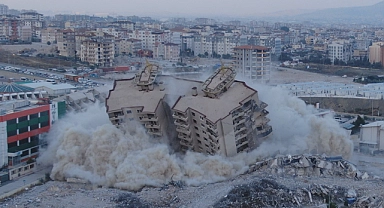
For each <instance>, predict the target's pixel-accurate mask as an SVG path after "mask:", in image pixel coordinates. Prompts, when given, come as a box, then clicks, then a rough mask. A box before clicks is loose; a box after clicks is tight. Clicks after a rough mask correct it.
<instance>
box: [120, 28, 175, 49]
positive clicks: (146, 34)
mask: <svg viewBox="0 0 384 208" xmlns="http://www.w3.org/2000/svg"><path fill="white" fill-rule="evenodd" d="M128 36H129V38H133V39H139V40H141V43H142V49H147V50H151V51H153V50H154V47H155V44H156V43H161V42H165V40H167V39H168V34H167V33H164V32H154V31H151V30H134V31H133V32H131V33H128Z"/></svg>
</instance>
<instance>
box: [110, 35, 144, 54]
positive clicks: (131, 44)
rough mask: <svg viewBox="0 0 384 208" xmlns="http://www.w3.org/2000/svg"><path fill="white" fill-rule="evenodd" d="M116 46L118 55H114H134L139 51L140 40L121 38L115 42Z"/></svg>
mask: <svg viewBox="0 0 384 208" xmlns="http://www.w3.org/2000/svg"><path fill="white" fill-rule="evenodd" d="M115 43H116V45H117V48H118V53H117V52H116V54H119V55H120V54H127V55H128V54H135V53H136V52H137V51H139V50H140V49H141V45H142V44H141V40H138V39H133V38H122V39H118V40H116V42H115Z"/></svg>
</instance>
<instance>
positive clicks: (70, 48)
mask: <svg viewBox="0 0 384 208" xmlns="http://www.w3.org/2000/svg"><path fill="white" fill-rule="evenodd" d="M56 35H57V36H56V37H57V48H58V50H59V55H60V56H65V57H75V51H76V43H75V32H74V31H73V30H71V29H65V30H58V31H57V33H56Z"/></svg>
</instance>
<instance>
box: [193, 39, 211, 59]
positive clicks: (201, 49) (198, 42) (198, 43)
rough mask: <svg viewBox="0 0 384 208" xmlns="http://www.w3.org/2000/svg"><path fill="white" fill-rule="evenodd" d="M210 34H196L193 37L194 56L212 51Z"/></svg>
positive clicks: (209, 53)
mask: <svg viewBox="0 0 384 208" xmlns="http://www.w3.org/2000/svg"><path fill="white" fill-rule="evenodd" d="M212 49H213V43H212V36H209V35H196V36H195V37H194V44H193V51H194V52H195V56H197V55H199V54H205V53H207V54H208V55H209V56H211V55H212V53H213V50H212Z"/></svg>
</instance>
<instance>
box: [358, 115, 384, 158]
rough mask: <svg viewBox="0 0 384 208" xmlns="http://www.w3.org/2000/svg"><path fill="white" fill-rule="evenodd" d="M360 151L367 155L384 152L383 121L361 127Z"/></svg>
mask: <svg viewBox="0 0 384 208" xmlns="http://www.w3.org/2000/svg"><path fill="white" fill-rule="evenodd" d="M360 151H362V152H369V153H372V152H374V151H384V121H376V122H373V123H369V124H366V125H363V126H361V129H360Z"/></svg>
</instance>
